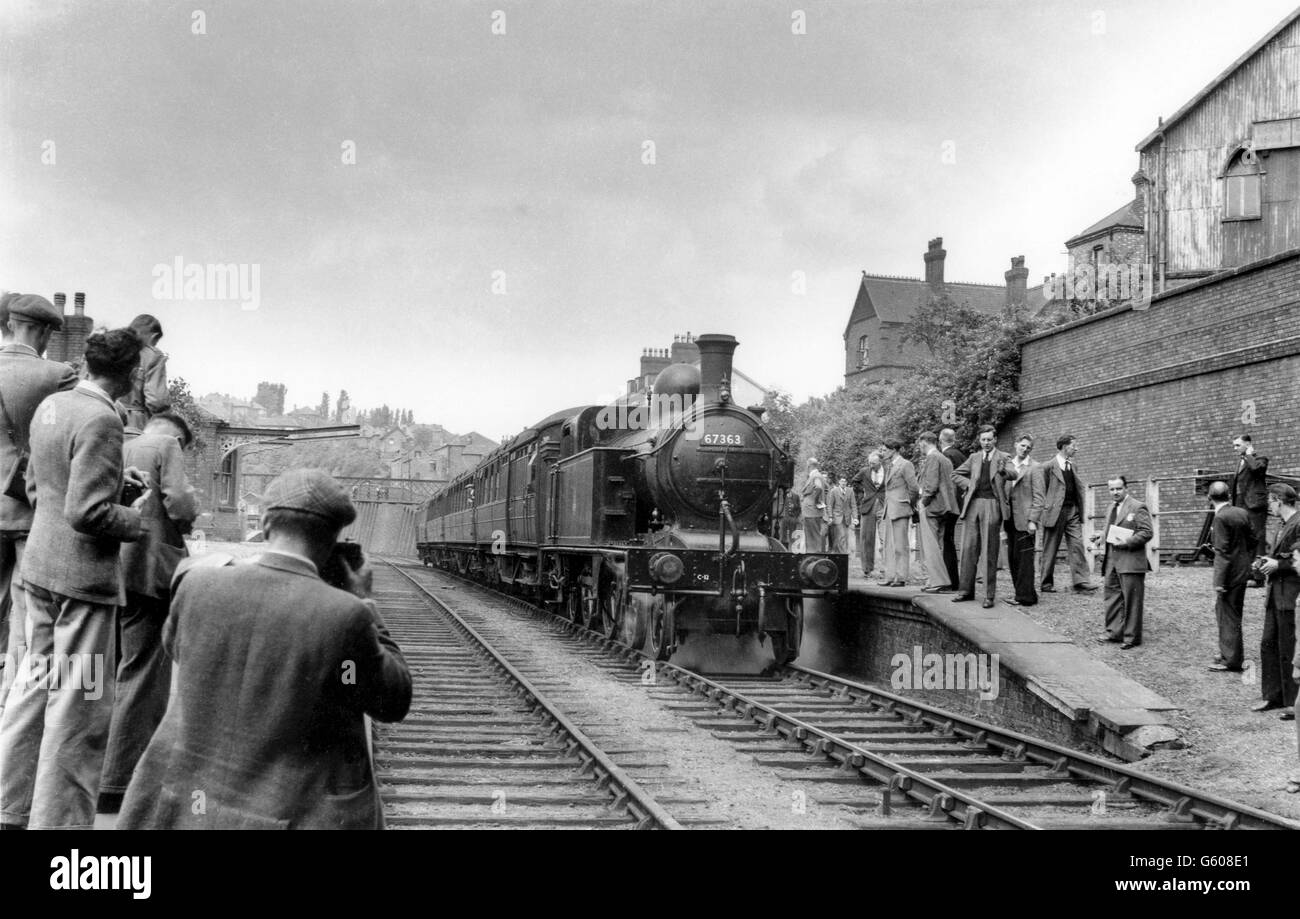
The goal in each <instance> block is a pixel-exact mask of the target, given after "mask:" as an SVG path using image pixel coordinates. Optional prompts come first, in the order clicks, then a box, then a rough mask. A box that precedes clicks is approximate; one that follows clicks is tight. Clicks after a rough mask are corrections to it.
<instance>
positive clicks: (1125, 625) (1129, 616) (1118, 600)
mask: <svg viewBox="0 0 1300 919" xmlns="http://www.w3.org/2000/svg"><path fill="white" fill-rule="evenodd" d="M1146 583H1147V576H1146V575H1145V574H1141V573H1137V574H1124V573H1120V572H1119V571H1116V570H1115V566H1114V565H1113V564H1112V565H1111V566H1110V568H1109V570H1108V571H1107V572H1106V590H1105V593H1104V595H1103V596H1104V598H1105V601H1106V635H1107V637H1109V638H1112V639H1117V640H1118V639H1122V640H1124V641H1127V642H1131V643H1132V644H1135V645H1137V644H1141V643H1142V601H1143V599H1144V597H1145V595H1146Z"/></svg>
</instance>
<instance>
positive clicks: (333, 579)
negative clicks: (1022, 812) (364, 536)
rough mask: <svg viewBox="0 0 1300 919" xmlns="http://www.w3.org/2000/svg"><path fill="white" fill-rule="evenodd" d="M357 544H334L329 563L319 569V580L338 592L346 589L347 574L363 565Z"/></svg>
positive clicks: (363, 560)
mask: <svg viewBox="0 0 1300 919" xmlns="http://www.w3.org/2000/svg"><path fill="white" fill-rule="evenodd" d="M365 560H366V557H365V555H363V554H362V552H361V543H359V542H351V541H348V542H336V543H335V544H334V549H333V551H332V552H330V557H329V561H327V562H326V563H325V567H324V568H323V569H321V573H320V576H321V580H322V581H324V582H325V583H326V584H329V585H330V586H331V587H337V588H338V589H339V590H347V589H348V572H349V571H356V570H357V569H358V568H360V567H361V566H362V565H363V564H364V563H365Z"/></svg>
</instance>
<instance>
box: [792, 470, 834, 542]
mask: <svg viewBox="0 0 1300 919" xmlns="http://www.w3.org/2000/svg"><path fill="white" fill-rule="evenodd" d="M827 491H828V489H827V488H826V479H825V478H824V477H823V476H822V474H821V471H820V470H819V469H818V468H817V460H816V459H812V458H810V459H809V460H808V478H807V479H805V480H804V483H803V488H801V489H800V490H799V495H800V498H801V499H802V507H801V508H800V509H801V510H802V512H803V550H804V551H805V552H825V551H826V499H827V497H828V495H827V494H826V492H827Z"/></svg>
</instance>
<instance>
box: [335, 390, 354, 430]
mask: <svg viewBox="0 0 1300 919" xmlns="http://www.w3.org/2000/svg"><path fill="white" fill-rule="evenodd" d="M351 407H352V400H351V399H349V398H348V391H347V390H346V389H341V390H339V398H338V401H337V402H336V403H335V404H334V421H335V423H337V424H345V423H346V421H345V419H346V417H347V414H348V409H350V408H351Z"/></svg>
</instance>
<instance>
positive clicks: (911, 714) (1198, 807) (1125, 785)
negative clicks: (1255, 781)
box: [784, 664, 1300, 830]
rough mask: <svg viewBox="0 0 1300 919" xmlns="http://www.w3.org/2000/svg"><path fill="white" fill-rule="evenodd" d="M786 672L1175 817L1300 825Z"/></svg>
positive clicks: (990, 727) (811, 674)
mask: <svg viewBox="0 0 1300 919" xmlns="http://www.w3.org/2000/svg"><path fill="white" fill-rule="evenodd" d="M784 671H785V672H787V673H790V674H793V675H794V676H795V677H796V678H797V679H798V680H799V682H801V683H807V684H810V685H812V686H815V687H817V688H819V689H827V690H831V691H834V692H837V693H838V694H840V695H842V696H849V697H851V698H854V699H857V700H858V701H860V702H864V703H866V704H868V705H871V706H872V707H874V708H878V709H882V710H885V711H888V712H891V713H901V714H903V715H905V716H907V718H908V719H909V720H910V721H913V722H916V723H921V722H924V723H926V724H929V725H930V726H931V727H932V728H934V729H936V730H937V731H939V732H940V733H941V734H944V733H946V734H958V735H960V736H963V737H965V738H966V739H967V741H968V742H978V743H980V744H987V745H988V746H990V747H996V748H997V749H999V750H1001V752H1002V754H1003V755H1004V756H1005V757H1006V758H1008V759H1010V760H1012V761H1015V762H1023V761H1024V760H1026V759H1029V760H1033V761H1035V762H1037V763H1039V764H1041V765H1045V766H1050V767H1051V768H1052V770H1053V771H1054V772H1056V773H1059V774H1062V776H1063V777H1069V776H1072V775H1075V776H1079V777H1080V778H1083V779H1086V780H1088V781H1090V782H1097V783H1098V784H1102V785H1109V786H1111V789H1112V791H1113V793H1114V794H1116V795H1121V796H1125V795H1131V796H1133V797H1138V798H1143V799H1145V800H1147V801H1151V802H1154V803H1156V804H1160V805H1162V806H1164V807H1167V808H1169V809H1170V811H1171V815H1172V816H1173V817H1174V818H1175V819H1194V818H1200V819H1201V820H1203V821H1204V822H1206V823H1207V824H1210V825H1212V826H1215V827H1216V828H1220V829H1290V830H1300V821H1295V820H1290V819H1288V818H1286V817H1280V816H1278V815H1276V814H1270V813H1268V812H1267V811H1262V810H1259V809H1258V808H1254V807H1251V806H1249V805H1246V804H1238V803H1236V802H1233V801H1229V800H1228V799H1226V798H1221V797H1218V796H1217V795H1213V794H1210V793H1208V792H1204V791H1197V790H1196V789H1194V788H1189V787H1187V786H1186V785H1182V784H1179V783H1178V782H1174V781H1171V780H1168V779H1160V778H1155V777H1153V776H1150V775H1146V774H1144V773H1142V772H1139V771H1138V770H1136V769H1133V768H1132V767H1129V766H1126V765H1122V764H1118V763H1112V762H1108V761H1106V760H1104V759H1101V758H1100V757H1097V756H1093V755H1092V754H1089V753H1084V752H1082V751H1079V750H1072V749H1070V748H1069V747H1065V746H1061V745H1060V744H1055V743H1052V742H1051V741H1048V740H1041V739H1039V738H1036V737H1030V736H1029V735H1027V734H1021V733H1019V732H1018V731H1013V730H1011V729H1009V728H1004V727H999V726H998V725H995V724H988V723H986V722H983V721H979V720H978V719H975V718H972V717H970V716H969V715H963V714H960V713H957V712H951V711H948V710H947V709H942V708H937V707H935V706H932V705H927V704H925V703H922V702H918V701H916V700H915V699H910V698H907V697H906V696H899V695H895V694H894V693H891V692H888V691H886V690H883V689H878V688H876V687H874V686H868V685H866V684H864V683H858V682H856V681H854V680H849V679H846V678H844V677H839V676H834V675H833V674H829V673H823V672H821V671H819V670H813V669H812V668H810V667H802V666H800V665H798V664H786V665H785V667H784ZM877 700H879V701H877Z"/></svg>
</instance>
